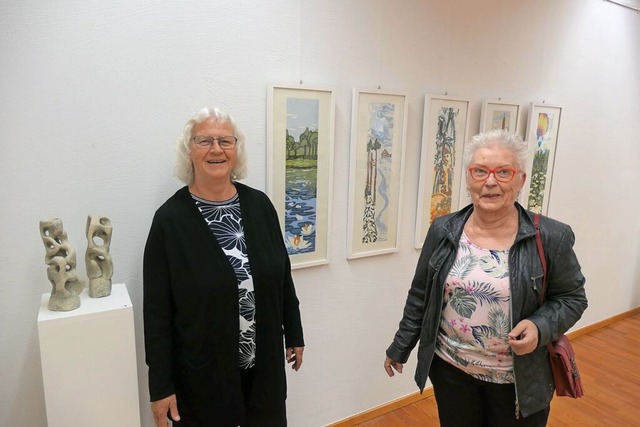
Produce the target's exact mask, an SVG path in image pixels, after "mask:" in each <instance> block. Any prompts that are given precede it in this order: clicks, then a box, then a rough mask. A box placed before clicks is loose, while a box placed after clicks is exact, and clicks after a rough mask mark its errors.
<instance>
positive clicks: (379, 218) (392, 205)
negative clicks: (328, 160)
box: [347, 89, 407, 259]
mask: <svg viewBox="0 0 640 427" xmlns="http://www.w3.org/2000/svg"><path fill="white" fill-rule="evenodd" d="M406 128H407V97H406V95H405V94H402V93H396V92H382V91H379V90H359V89H354V91H353V107H352V119H351V156H350V176H349V220H348V224H347V229H348V230H347V258H348V259H354V258H362V257H366V256H372V255H379V254H384V253H390V252H395V251H397V250H398V229H399V210H400V200H401V198H402V177H403V175H404V146H405V140H406Z"/></svg>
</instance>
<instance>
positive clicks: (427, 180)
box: [415, 95, 469, 249]
mask: <svg viewBox="0 0 640 427" xmlns="http://www.w3.org/2000/svg"><path fill="white" fill-rule="evenodd" d="M468 128H469V101H468V100H466V99H457V98H453V97H450V96H438V95H426V96H425V101H424V119H423V124H422V151H421V153H420V181H419V184H418V207H417V213H416V233H415V247H416V248H418V249H419V248H421V247H422V244H423V242H424V239H425V237H426V236H427V230H428V229H429V226H430V225H431V222H432V221H433V220H434V218H436V217H438V216H441V215H445V214H448V213H450V212H453V211H455V210H457V209H458V200H459V198H460V186H461V184H460V183H461V182H462V178H463V177H464V172H463V171H462V150H463V148H464V142H465V141H466V139H467V129H468Z"/></svg>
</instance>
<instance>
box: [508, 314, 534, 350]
mask: <svg viewBox="0 0 640 427" xmlns="http://www.w3.org/2000/svg"><path fill="white" fill-rule="evenodd" d="M538 334H539V332H538V327H537V326H536V324H535V323H533V322H532V321H531V320H527V319H525V320H521V321H520V322H519V323H518V324H517V325H516V327H515V328H513V330H512V331H511V332H509V345H510V346H511V349H512V350H513V352H514V353H515V354H517V355H518V356H522V355H523V354H529V353H531V352H532V351H533V350H535V349H536V348H538Z"/></svg>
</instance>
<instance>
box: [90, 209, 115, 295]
mask: <svg viewBox="0 0 640 427" xmlns="http://www.w3.org/2000/svg"><path fill="white" fill-rule="evenodd" d="M112 232H113V227H111V221H110V220H109V218H107V217H105V216H104V215H89V216H88V217H87V252H86V253H85V257H84V260H85V263H86V265H87V276H89V296H90V297H91V298H101V297H106V296H109V295H111V276H113V261H112V259H111V255H109V245H110V244H111V233H112ZM96 240H100V242H97V241H96Z"/></svg>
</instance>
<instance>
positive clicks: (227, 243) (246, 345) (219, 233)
mask: <svg viewBox="0 0 640 427" xmlns="http://www.w3.org/2000/svg"><path fill="white" fill-rule="evenodd" d="M191 197H193V199H194V200H195V202H196V207H197V208H198V210H199V211H200V213H201V214H202V217H203V218H204V220H205V221H206V222H207V225H209V228H210V229H211V231H212V232H213V235H214V236H215V237H216V240H217V241H218V243H219V244H220V247H221V248H222V250H223V251H224V253H225V255H227V259H228V260H229V262H230V263H231V266H232V267H233V269H234V270H235V273H236V277H237V278H238V300H239V304H240V341H239V349H240V368H241V369H249V368H251V367H253V365H254V364H255V358H256V317H255V316H256V300H255V294H254V289H253V278H252V277H251V268H250V267H249V257H248V255H247V245H246V242H245V240H244V229H243V228H242V216H241V214H240V199H239V197H238V194H237V193H236V195H235V196H233V197H232V198H231V199H229V200H226V201H224V202H212V201H209V200H205V199H201V198H199V197H197V196H195V195H193V194H192V195H191Z"/></svg>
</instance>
